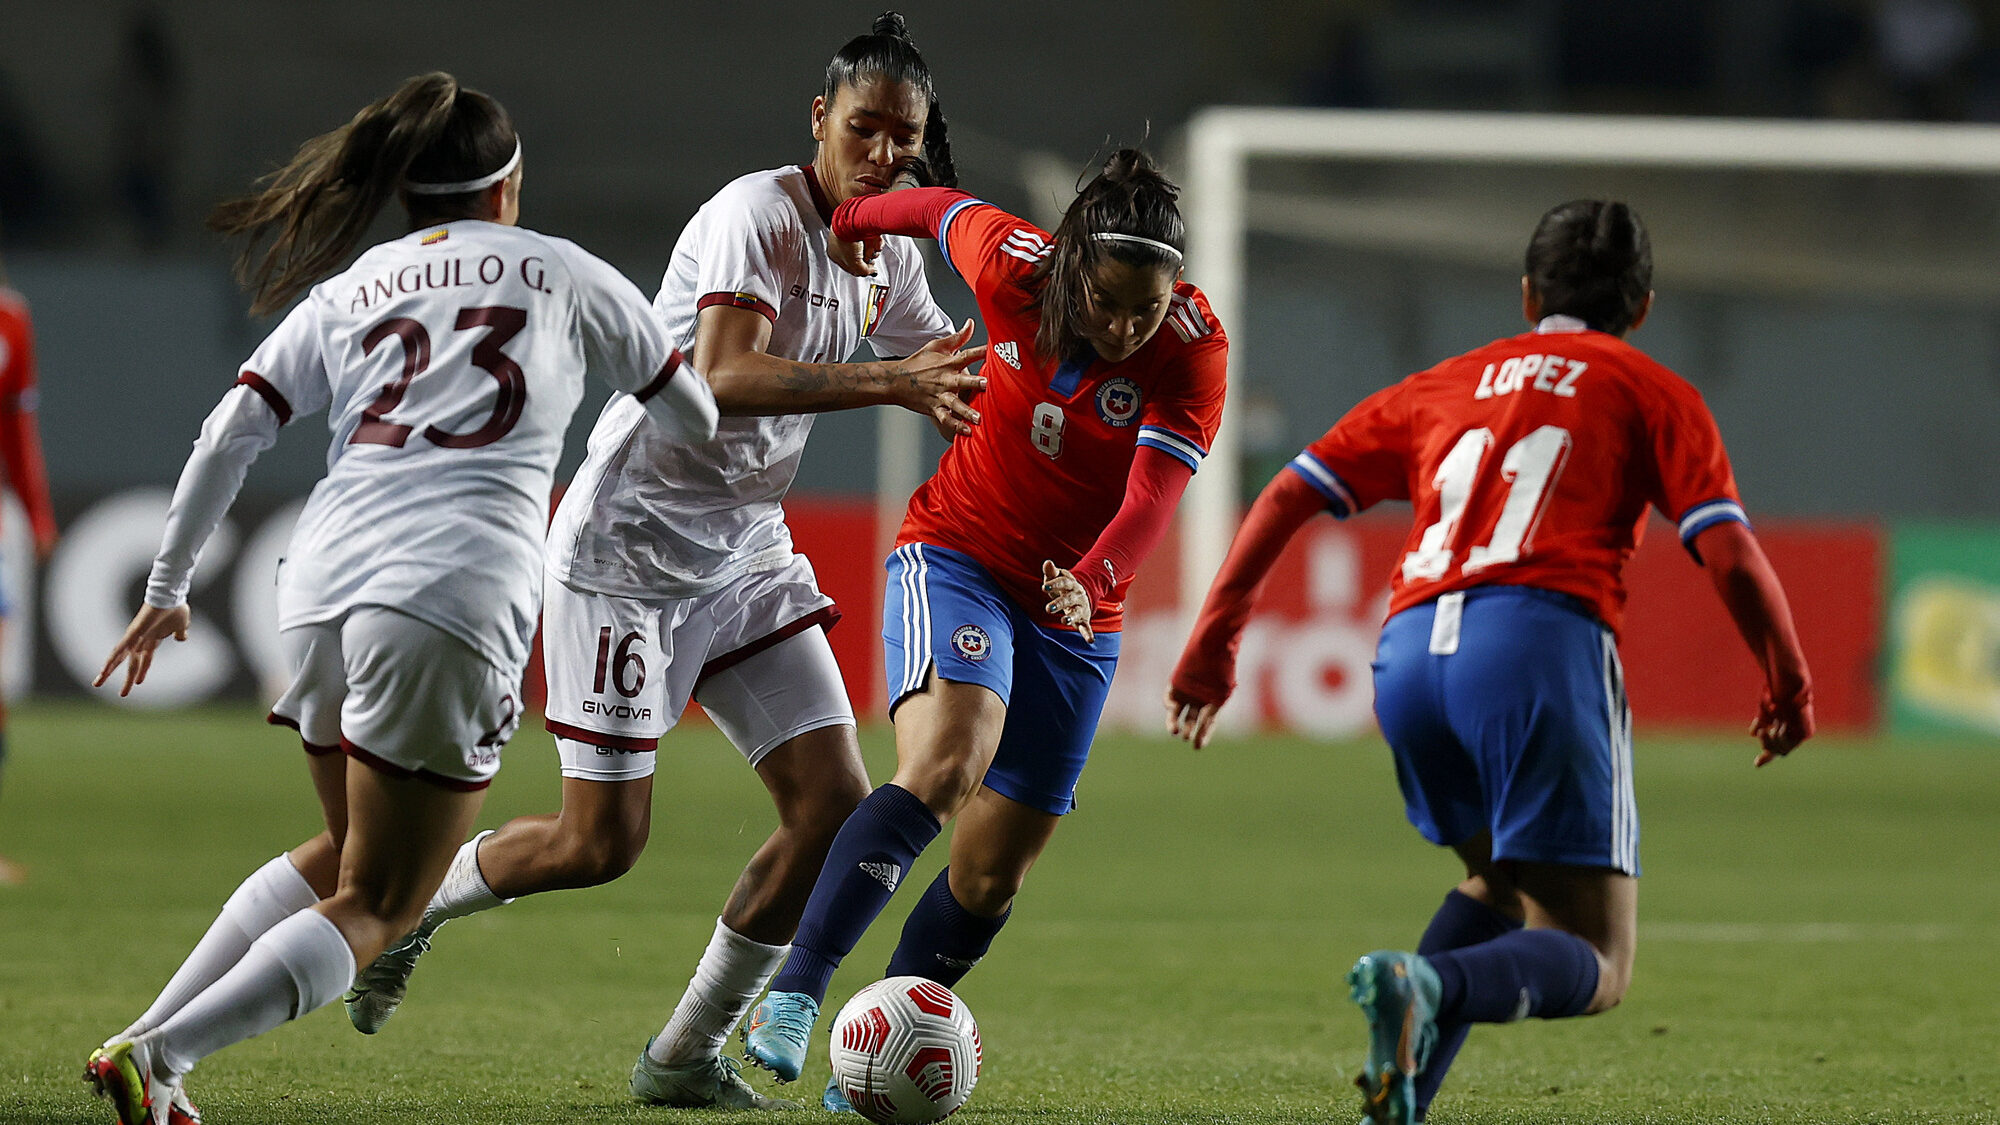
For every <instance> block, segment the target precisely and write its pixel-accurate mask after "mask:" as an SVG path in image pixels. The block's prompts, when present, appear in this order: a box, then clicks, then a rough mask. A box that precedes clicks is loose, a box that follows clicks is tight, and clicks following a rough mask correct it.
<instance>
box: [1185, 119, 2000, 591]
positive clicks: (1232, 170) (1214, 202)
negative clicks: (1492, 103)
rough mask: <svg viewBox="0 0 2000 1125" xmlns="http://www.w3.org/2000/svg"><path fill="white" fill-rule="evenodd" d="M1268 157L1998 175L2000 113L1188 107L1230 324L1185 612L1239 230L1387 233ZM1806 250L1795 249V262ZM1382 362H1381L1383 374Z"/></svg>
mask: <svg viewBox="0 0 2000 1125" xmlns="http://www.w3.org/2000/svg"><path fill="white" fill-rule="evenodd" d="M1273 160H1275V161H1294V162H1297V161H1321V162H1339V161H1348V162H1364V161H1369V162H1388V161H1393V162H1407V163H1411V164H1431V165H1436V166H1440V167H1448V166H1458V167H1463V166H1481V165H1484V166H1495V167H1497V166H1502V165H1512V166H1517V167H1528V168H1533V167H1554V166H1562V167H1571V168H1574V167H1584V166H1603V167H1608V168H1633V169H1688V170H1695V171H1711V172H1800V173H1843V172H1857V173H1884V174H1891V175H1911V176H1936V175H1973V176H1991V175H1994V174H1996V173H2000V127H1995V126H1985V125H1958V124H1914V123H1857V122H1828V121H1774V120H1743V119H1724V118H1663V117H1620V116H1562V115H1545V114H1502V113H1450V112H1429V111H1377V110H1337V109H1302V108H1260V107H1233V106H1232V107H1210V108H1205V109H1202V110H1200V111H1198V112H1196V114H1195V115H1194V117H1193V118H1192V119H1191V120H1190V122H1189V126H1188V135H1187V164H1186V173H1185V176H1184V182H1185V185H1186V191H1185V195H1184V199H1183V204H1184V213H1185V214H1186V216H1187V223H1188V278H1189V279H1190V280H1191V281H1193V282H1194V283H1195V284H1196V285H1199V286H1200V287H1201V288H1202V290H1203V291H1204V292H1206V293H1207V295H1208V299H1209V303H1210V305H1211V306H1212V307H1213V308H1214V310H1215V314H1216V316H1217V318H1218V319H1219V320H1220V321H1221V322H1222V324H1223V325H1224V326H1225V329H1226V330H1227V331H1228V332H1229V333H1230V352H1231V354H1230V383H1231V388H1230V399H1231V408H1230V409H1226V410H1225V411H1224V412H1223V416H1222V424H1221V428H1220V430H1219V431H1218V433H1217V435H1216V439H1215V446H1214V448H1213V449H1211V450H1210V451H1209V456H1208V458H1207V459H1206V460H1205V461H1204V463H1203V466H1202V471H1201V472H1199V473H1197V474H1195V477H1194V480H1193V481H1192V483H1191V484H1190V485H1189V488H1188V492H1187V494H1186V498H1185V499H1184V500H1183V502H1182V507H1181V536H1180V543H1181V547H1180V551H1181V567H1180V584H1181V585H1180V600H1181V608H1182V612H1183V613H1184V614H1188V615H1191V614H1192V613H1193V612H1194V611H1195V609H1196V608H1197V607H1198V606H1199V605H1200V604H1201V599H1202V598H1203V597H1204V596H1205V594H1206V593H1207V589H1208V585H1209V582H1210V581H1211V580H1212V578H1213V577H1214V575H1215V573H1216V571H1217V570H1218V569H1220V567H1221V564H1222V560H1223V557H1224V555H1225V554H1226V552H1227V551H1228V546H1229V541H1230V538H1231V536H1232V534H1233V533H1234V530H1235V526H1236V521H1237V518H1238V512H1239V509H1240V496H1241V489H1242V481H1241V479H1240V478H1241V460H1240V452H1241V441H1240V439H1241V434H1242V425H1243V413H1244V410H1243V406H1242V403H1241V401H1240V400H1241V399H1242V398H1243V391H1244V390H1245V388H1246V387H1247V386H1250V385H1254V382H1255V380H1256V378H1257V376H1256V364H1257V362H1258V353H1257V343H1258V342H1257V341H1256V340H1253V339H1247V337H1249V335H1250V334H1249V333H1248V332H1247V331H1246V330H1245V329H1246V316H1245V314H1246V312H1247V304H1248V288H1249V281H1250V278H1249V275H1248V264H1247V263H1248V257H1249V255H1248V236H1249V234H1250V233H1251V232H1252V231H1253V230H1258V229H1259V223H1258V220H1259V216H1260V213H1263V214H1267V215H1269V216H1271V217H1273V219H1274V220H1276V221H1279V222H1281V223H1282V222H1285V217H1286V216H1296V215H1298V214H1300V213H1302V212H1310V213H1311V214H1314V215H1316V216H1319V217H1321V218H1323V219H1327V220H1328V221H1323V222H1319V223H1317V224H1316V226H1317V228H1318V229H1317V230H1315V229H1307V228H1306V226H1305V225H1304V224H1298V223H1286V224H1285V226H1284V229H1283V230H1279V229H1277V227H1274V226H1272V225H1269V224H1266V225H1265V226H1264V228H1263V229H1264V230H1265V231H1266V232H1267V233H1282V234H1284V235H1285V236H1287V237H1290V238H1302V239H1307V240H1313V239H1317V240H1319V241H1322V242H1331V243H1336V244H1337V243H1340V242H1342V241H1344V240H1354V239H1358V238H1365V237H1366V236H1369V235H1371V234H1373V235H1374V241H1373V242H1372V243H1371V244H1372V245H1376V246H1380V245H1383V244H1384V243H1386V242H1393V240H1394V239H1395V238H1397V237H1399V235H1398V234H1397V233H1396V232H1371V231H1370V223H1371V221H1374V220H1376V219H1378V218H1379V216H1378V215H1374V214H1368V213H1357V212H1354V211H1353V209H1350V210H1349V212H1348V213H1345V214H1333V213H1331V212H1332V211H1333V210H1334V209H1329V208H1327V207H1325V206H1319V207H1317V208H1314V207H1311V206H1306V207H1300V206H1293V205H1295V204H1301V203H1304V204H1315V203H1318V202H1319V201H1317V200H1313V199H1302V198H1301V197H1299V196H1298V195H1296V194H1295V195H1292V196H1286V195H1283V194H1280V193H1275V192H1273V193H1265V192H1258V191H1253V189H1252V186H1251V175H1250V172H1251V165H1252V162H1255V161H1273ZM1547 202H1548V203H1549V204H1554V203H1557V202H1560V200H1559V199H1556V198H1550V199H1549V200H1548V201H1547ZM1441 205H1444V204H1440V203H1437V202H1428V203H1427V202H1422V201H1419V202H1416V203H1413V204H1412V205H1411V206H1413V207H1416V206H1429V207H1436V206H1441ZM1641 209H1642V211H1643V210H1644V208H1643V207H1642V208H1641ZM1526 233H1527V232H1526V231H1525V230H1522V231H1518V232H1515V231H1509V232H1506V234H1507V237H1508V238H1509V239H1510V240H1520V239H1525V236H1526ZM1827 261H1828V262H1830V264H1829V266H1828V268H1829V269H1835V268H1838V266H1839V263H1838V262H1832V261H1831V259H1828V260H1827ZM1818 264H1820V263H1815V262H1812V261H1807V262H1805V263H1804V264H1803V266H1802V268H1803V269H1806V270H1810V269H1811V268H1814V267H1815V266H1816V265H1818ZM1926 268H1928V267H1927V266H1920V267H1918V268H1917V269H1916V270H1914V271H1912V273H1913V274H1916V275H1919V276H1915V277H1913V278H1912V279H1911V284H1912V285H1913V286H1914V287H1915V288H1914V289H1913V292H1917V293H1919V294H1920V295H1921V294H1922V292H1923V286H1924V281H1923V279H1922V277H1921V276H1920V275H1921V274H1922V273H1923V272H1924V269H1926ZM1978 268H1979V265H1978V263H1973V264H1972V265H1971V266H1970V267H1969V268H1960V269H1959V270H1958V272H1956V273H1953V274H1950V275H1949V276H1950V281H1951V283H1952V284H1962V282H1963V280H1964V279H1965V278H1967V277H1969V276H1972V275H1973V274H1974V273H1975V272H1976V271H1977V270H1978ZM1852 272H1853V271H1850V274H1851V273H1852ZM1994 272H1996V273H2000V271H1994ZM1930 284H1931V285H1932V286H1933V287H1937V286H1940V285H1941V284H1943V283H1941V282H1938V281H1935V280H1933V281H1932V282H1930ZM1991 293H1992V291H1991V289H1990V288H1989V290H1988V293H1987V295H1988V296H1990V295H1991ZM1246 344H1247V346H1246ZM1438 358H1441V357H1438ZM1391 374H1394V373H1391V372H1384V377H1385V380H1386V379H1387V378H1388V377H1389V376H1390V375H1391ZM1328 421H1331V419H1328Z"/></svg>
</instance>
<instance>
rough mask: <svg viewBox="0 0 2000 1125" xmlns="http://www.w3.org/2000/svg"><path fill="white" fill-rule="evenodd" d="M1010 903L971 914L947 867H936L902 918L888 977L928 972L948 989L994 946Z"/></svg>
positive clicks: (917, 975) (1010, 912) (1006, 917)
mask: <svg viewBox="0 0 2000 1125" xmlns="http://www.w3.org/2000/svg"><path fill="white" fill-rule="evenodd" d="M1013 913H1014V909H1013V907H1011V906H1010V907H1008V908H1007V913H1005V914H1002V915H1001V916H1000V917H998V918H988V917H985V916H984V915H980V914H974V913H973V912H972V911H970V910H967V909H966V908H965V905H964V904H963V903H961V902H959V901H958V896H957V895H954V894H952V893H951V868H949V867H947V868H945V869H944V870H943V871H940V872H938V877H937V878H936V879H935V880H933V881H932V882H931V887H930V889H929V890H927V891H925V892H924V897H922V898H920V899H918V900H917V905H916V907H915V908H914V909H912V910H911V911H910V917H909V920H908V921H906V922H904V923H903V938H902V940H901V941H899V942H897V943H896V953H895V956H893V957H891V958H889V971H888V973H887V974H885V975H887V976H892V977H927V978H929V979H931V980H934V981H936V982H938V983H939V984H941V985H944V986H945V987H946V988H950V987H951V986H952V985H955V984H957V983H958V982H959V981H960V980H961V979H963V978H964V977H965V974H967V973H969V972H971V971H972V967H973V966H974V965H977V964H978V963H979V959H980V958H981V957H984V956H986V951H987V950H988V949H990V948H992V946H993V938H994V936H995V935H997V934H998V933H999V932H1000V927H1002V926H1004V925H1006V924H1007V919H1008V918H1009V917H1011V916H1012V915H1013Z"/></svg>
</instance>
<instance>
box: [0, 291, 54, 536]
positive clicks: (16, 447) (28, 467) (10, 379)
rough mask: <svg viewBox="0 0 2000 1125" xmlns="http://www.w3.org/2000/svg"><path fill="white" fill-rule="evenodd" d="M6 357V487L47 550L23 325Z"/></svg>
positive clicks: (43, 474)
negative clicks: (19, 503)
mask: <svg viewBox="0 0 2000 1125" xmlns="http://www.w3.org/2000/svg"><path fill="white" fill-rule="evenodd" d="M8 343H9V344H10V345H11V347H9V348H8V351H9V353H10V358H9V361H8V364H7V371H6V373H5V377H4V379H0V458H4V460H5V462H6V469H7V483H8V486H9V487H10V488H12V489H13V490H14V494H15V495H16V496H19V497H20V498H21V506H22V507H23V508H25V509H26V510H27V513H28V523H29V526H30V527H32V528H33V529H34V533H35V543H36V545H37V546H38V547H41V548H44V549H45V548H47V547H48V546H49V545H50V544H51V543H54V542H55V538H56V516H55V509H54V508H53V507H52V506H51V505H50V503H49V476H48V470H47V469H46V468H45V467H43V465H42V438H41V433H40V431H39V429H38V428H37V427H36V425H35V348H34V337H33V335H32V334H31V333H30V332H29V331H28V326H27V322H26V321H25V320H23V321H21V322H20V331H19V332H18V333H16V334H14V336H13V338H12V339H10V340H9V341H8Z"/></svg>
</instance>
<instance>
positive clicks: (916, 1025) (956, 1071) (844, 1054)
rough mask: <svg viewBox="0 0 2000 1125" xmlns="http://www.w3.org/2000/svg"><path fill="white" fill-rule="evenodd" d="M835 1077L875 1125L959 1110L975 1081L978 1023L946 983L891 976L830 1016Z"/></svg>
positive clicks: (918, 1123) (917, 1123)
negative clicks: (832, 1016)
mask: <svg viewBox="0 0 2000 1125" xmlns="http://www.w3.org/2000/svg"><path fill="white" fill-rule="evenodd" d="M830 1054H831V1056H832V1059H833V1079H834V1081H835V1082H836V1083H838V1084H839V1086H840V1092H841V1093H842V1094H843V1095H845V1096H846V1098H847V1100H848V1102H849V1104H851V1105H853V1106H854V1110H855V1112H856V1113H859V1114H860V1115H861V1116H863V1117H865V1118H867V1119H868V1120H870V1121H873V1122H876V1123H877V1125H922V1123H923V1122H927V1121H939V1120H942V1119H944V1118H946V1117H949V1116H951V1115H952V1114H953V1113H956V1112H958V1108H959V1107H960V1106H962V1105H964V1104H965V1099H967V1098H969V1097H971V1096H972V1087H973V1085H974V1084H975V1083H977V1082H978V1081H979V1060H980V1050H979V1025H978V1024H977V1023H974V1022H973V1019H972V1013H971V1012H970V1011H969V1010H967V1008H966V1006H965V1001H963V1000H960V999H959V998H958V995H957V994H956V993H954V992H952V990H951V989H949V988H946V987H945V986H944V985H941V984H939V983H938V982H936V981H934V980H925V979H924V978H923V977H890V978H889V979H887V980H878V981H876V982H875V983H874V984H871V985H869V986H868V987H867V988H864V989H862V990H861V991H859V992H857V993H855V994H854V999H852V1000H849V1001H848V1002H847V1006H846V1007H844V1008H842V1009H841V1010H840V1015H838V1016H836V1017H834V1021H833V1048H832V1050H831V1052H830Z"/></svg>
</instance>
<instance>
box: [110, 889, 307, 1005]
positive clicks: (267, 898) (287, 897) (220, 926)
mask: <svg viewBox="0 0 2000 1125" xmlns="http://www.w3.org/2000/svg"><path fill="white" fill-rule="evenodd" d="M318 901H319V896H318V895H316V894H314V893H313V889H312V884H310V883H308V882H306V878H305V876H303V875H301V874H299V871H298V868H296V867H293V866H292V861H291V859H290V857H288V856H283V855H281V856H279V857H278V858H276V859H274V860H272V861H271V862H269V863H267V864H265V865H264V866H262V867H259V868H258V869H257V870H256V871H253V872H251V874H250V877H249V878H248V879H245V880H243V882H242V884H241V885H240V886H238V887H237V888H236V893H234V894H232V895H230V896H229V901H228V902H225V903H223V904H222V913H220V914H217V915H216V916H215V921H214V922H212V923H210V924H209V927H208V932H207V933H205V934H203V935H201V940H200V941H198V942H196V943H195V947H194V952H192V953H189V954H188V955H187V960H185V961H183V962H181V967H180V969H179V970H178V971H176V972H175V973H174V975H173V979H172V980H169V981H168V982H167V987H165V988H164V989H161V990H160V995H159V998H158V999H156V1000H154V1001H153V1006H152V1007H150V1008H147V1009H146V1014H145V1015H143V1016H140V1017H139V1019H138V1022H136V1023H134V1024H133V1025H132V1026H130V1027H128V1028H126V1029H125V1030H124V1031H121V1032H119V1033H118V1034H117V1035H116V1036H113V1039H114V1040H123V1039H136V1038H138V1037H139V1036H140V1035H141V1034H143V1033H145V1032H147V1031H151V1030H152V1029H153V1028H156V1027H158V1026H160V1025H161V1024H162V1023H165V1022H166V1021H167V1017H169V1016H171V1015H173V1014H174V1013H175V1012H178V1011H180V1010H181V1008H182V1007H183V1006H184V1005H186V1004H187V1002H188V1001H190V1000H192V999H194V998H195V997H196V996H199V995H200V994H201V991H202V990H203V989H205V988H207V987H208V986H209V985H211V984H214V983H215V982H216V981H218V980H220V979H221V978H222V974H224V973H226V972H228V971H229V970H230V969H232V968H234V967H235V966H236V962H238V961H240V960H242V958H243V954H244V953H245V952H246V951H248V950H249V948H250V943H251V942H253V941H256V940H257V939H258V938H260V937H263V936H264V932H265V931H266V930H269V929H270V928H271V927H272V926H275V925H277V924H278V923H280V922H282V921H284V920H285V919H287V918H289V917H291V916H292V915H294V914H297V913H298V912H299V911H301V910H304V909H305V908H307V907H309V906H311V905H312V904H314V903H316V902H318Z"/></svg>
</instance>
